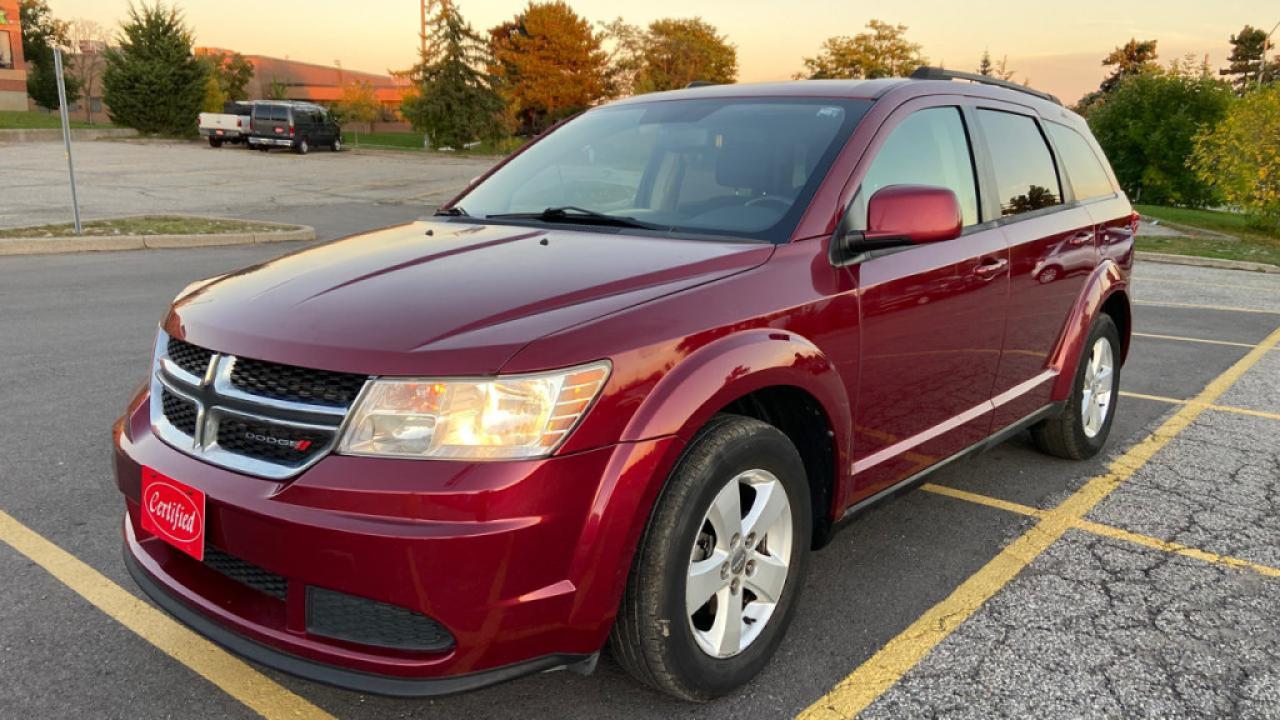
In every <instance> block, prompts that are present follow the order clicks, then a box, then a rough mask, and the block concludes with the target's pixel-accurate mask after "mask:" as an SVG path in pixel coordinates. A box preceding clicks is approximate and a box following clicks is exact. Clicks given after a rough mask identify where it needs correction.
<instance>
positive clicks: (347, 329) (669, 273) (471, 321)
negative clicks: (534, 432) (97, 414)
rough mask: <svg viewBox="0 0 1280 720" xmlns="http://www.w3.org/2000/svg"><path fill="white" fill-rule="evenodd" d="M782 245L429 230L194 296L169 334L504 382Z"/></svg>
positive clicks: (228, 347) (316, 255)
mask: <svg viewBox="0 0 1280 720" xmlns="http://www.w3.org/2000/svg"><path fill="white" fill-rule="evenodd" d="M772 252H773V246H772V245H766V244H761V243H750V242H721V241H713V240H705V241H703V240H689V239H673V238H659V237H645V236H638V235H629V234H619V233H614V232H608V231H604V232H592V231H581V230H577V229H574V230H567V229H566V230H560V229H545V228H531V227H514V226H511V225H481V224H466V223H458V222H435V221H425V220H424V221H418V222H414V223H409V224H407V225H401V226H397V227H392V228H387V229H385V230H380V231H377V232H372V233H368V234H364V235H357V236H353V237H349V238H345V239H343V240H338V241H335V242H331V243H327V244H325V245H320V246H317V247H313V248H309V249H306V250H303V251H301V252H297V253H293V254H291V255H286V256H284V257H281V258H278V259H275V260H271V261H269V262H266V263H263V264H261V265H258V266H256V267H251V268H248V269H246V270H243V271H240V272H236V273H232V274H230V275H225V276H221V277H218V278H214V279H212V280H210V281H207V282H204V283H197V284H195V285H192V286H191V287H189V288H188V289H187V290H185V291H184V292H183V294H182V295H180V296H179V297H178V299H177V300H175V301H174V304H173V307H172V309H171V311H170V313H169V315H168V317H167V318H166V319H165V322H164V327H165V330H166V331H167V332H168V333H169V334H170V335H174V336H176V337H179V338H183V339H186V340H187V341H188V342H192V343H195V344H197V345H201V346H203V347H208V348H212V349H214V350H217V351H221V352H228V353H233V354H236V355H241V356H244V357H251V358H257V359H262V360H271V361H275V362H281V363H287V364H293V365H301V366H306V367H315V368H321V369H327V370H338V371H346V372H358V373H368V374H375V375H382V374H386V375H439V376H443V375H491V374H494V373H497V372H498V371H499V370H500V369H501V367H502V365H503V363H505V362H506V361H507V360H508V359H509V358H510V357H511V356H512V355H513V354H515V353H516V351H518V350H519V349H520V348H522V347H523V346H524V345H526V344H527V343H529V342H531V341H533V340H536V339H538V338H539V337H542V336H544V335H547V334H549V333H553V332H556V331H558V330H562V329H564V328H567V327H569V326H572V325H575V324H577V323H581V322H585V321H587V320H592V319H595V318H598V317H600V316H603V315H607V314H609V313H614V312H617V311H619V310H622V309H625V308H627V307H630V306H633V305H636V304H638V303H642V302H645V301H647V300H652V299H654V298H656V297H660V296H662V295H666V294H669V293H673V292H677V291H679V290H682V289H685V288H688V287H692V286H694V285H698V284H702V283H707V282H711V281H714V280H717V279H719V278H723V277H726V276H728V275H731V274H735V273H738V272H742V271H744V270H748V269H750V268H752V267H756V266H758V265H760V264H761V263H763V262H765V261H766V260H767V259H768V258H769V256H770V254H772Z"/></svg>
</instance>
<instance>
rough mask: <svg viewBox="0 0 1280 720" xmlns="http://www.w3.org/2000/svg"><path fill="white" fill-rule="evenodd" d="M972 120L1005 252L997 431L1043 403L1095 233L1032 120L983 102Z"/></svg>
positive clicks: (1093, 260)
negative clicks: (1006, 275)
mask: <svg viewBox="0 0 1280 720" xmlns="http://www.w3.org/2000/svg"><path fill="white" fill-rule="evenodd" d="M973 115H974V116H975V118H976V122H975V124H976V125H977V126H978V128H979V130H980V132H981V136H980V137H981V138H982V139H983V140H984V141H985V142H984V143H983V144H984V145H985V148H986V153H987V155H988V158H989V172H990V178H989V183H990V185H991V186H992V187H993V188H994V192H993V193H992V196H991V197H990V198H988V207H989V209H990V212H991V213H992V214H993V215H994V214H998V215H999V217H1000V221H999V222H1000V227H1001V229H1002V230H1003V232H1004V234H1005V237H1006V238H1007V239H1008V243H1009V248H1010V258H1009V260H1010V274H1009V314H1008V320H1007V327H1006V330H1005V334H1004V349H1003V352H1002V353H1001V357H1000V368H999V372H998V373H997V375H996V384H995V393H994V397H993V400H994V404H995V408H994V416H993V421H992V430H991V431H992V432H997V431H999V430H1000V429H1002V428H1005V427H1008V426H1009V425H1011V424H1013V423H1016V422H1017V421H1019V420H1021V419H1023V418H1024V417H1027V416H1028V415H1031V414H1032V413H1035V412H1036V411H1038V410H1040V409H1042V408H1044V407H1045V406H1047V405H1048V404H1049V402H1050V393H1051V391H1052V388H1053V379H1054V377H1055V375H1054V372H1053V371H1052V369H1051V368H1050V365H1049V364H1050V359H1051V356H1052V355H1053V352H1054V349H1055V348H1056V346H1057V344H1058V341H1059V338H1061V337H1062V335H1063V332H1064V331H1065V329H1066V323H1067V319H1068V317H1069V316H1070V314H1071V310H1072V307H1073V306H1074V305H1075V303H1076V300H1077V299H1078V298H1079V296H1080V291H1081V288H1083V286H1084V283H1085V281H1086V280H1087V279H1088V278H1089V275H1090V274H1091V273H1092V271H1093V268H1094V267H1095V266H1096V265H1097V262H1098V247H1097V228H1096V226H1095V225H1094V222H1093V218H1092V216H1091V215H1090V214H1089V211H1088V210H1087V209H1085V208H1084V207H1083V206H1082V205H1081V204H1080V203H1079V202H1076V200H1075V198H1074V197H1073V196H1072V192H1071V188H1070V186H1069V185H1067V184H1066V182H1065V181H1064V175H1063V173H1062V171H1061V168H1060V167H1059V163H1058V160H1057V158H1056V156H1055V155H1054V153H1053V152H1052V150H1051V145H1050V143H1049V139H1048V137H1047V136H1046V131H1045V126H1044V123H1042V122H1041V120H1040V119H1039V118H1038V117H1036V116H1035V115H1034V114H1033V113H1032V112H1030V111H1029V110H1027V109H1026V108H1022V107H1020V106H1016V105H1009V104H1004V103H992V102H987V101H983V103H982V104H981V106H979V107H977V108H976V109H975V110H974V111H973Z"/></svg>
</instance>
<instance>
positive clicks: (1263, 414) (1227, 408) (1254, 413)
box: [1120, 390, 1280, 420]
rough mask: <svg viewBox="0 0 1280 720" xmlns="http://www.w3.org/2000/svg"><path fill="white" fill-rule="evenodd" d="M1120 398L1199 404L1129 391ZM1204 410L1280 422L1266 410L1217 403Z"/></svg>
mask: <svg viewBox="0 0 1280 720" xmlns="http://www.w3.org/2000/svg"><path fill="white" fill-rule="evenodd" d="M1120 397H1130V398H1137V399H1139V400H1154V401H1156V402H1162V403H1169V404H1170V405H1189V404H1191V403H1194V402H1197V401H1196V400H1179V399H1178V398H1171V397H1165V396H1163V395H1145V394H1143V393H1135V392H1129V391H1127V390H1121V391H1120ZM1204 409H1205V410H1216V411H1218V412H1225V413H1234V414H1236V415H1249V416H1251V417H1260V418H1266V419H1268V420H1280V413H1273V412H1267V411H1265V410H1252V409H1250V408H1243V407H1239V406H1236V405H1218V404H1216V403H1208V404H1206V405H1204Z"/></svg>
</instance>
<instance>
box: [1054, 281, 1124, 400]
mask: <svg viewBox="0 0 1280 720" xmlns="http://www.w3.org/2000/svg"><path fill="white" fill-rule="evenodd" d="M1101 313H1106V314H1107V315H1110V316H1111V318H1112V320H1113V321H1114V322H1115V323H1116V327H1117V329H1118V330H1119V331H1120V346H1121V349H1120V362H1121V363H1122V364H1123V363H1124V361H1125V358H1126V357H1127V356H1128V354H1129V338H1130V335H1131V333H1132V328H1133V313H1132V309H1131V308H1130V302H1129V283H1128V276H1127V274H1126V273H1125V272H1124V270H1122V269H1121V267H1120V266H1119V265H1117V264H1116V263H1115V261H1112V260H1104V261H1103V262H1102V263H1101V264H1099V265H1098V267H1097V268H1096V269H1095V270H1094V272H1093V274H1092V275H1091V276H1090V277H1089V279H1088V281H1086V282H1085V285H1084V288H1083V289H1082V290H1081V291H1080V296H1079V297H1078V298H1077V299H1076V304H1075V306H1074V307H1073V308H1072V310H1071V315H1070V316H1069V317H1068V319H1067V322H1066V325H1065V328H1064V330H1063V333H1062V336H1061V337H1060V338H1059V340H1058V345H1057V347H1056V348H1055V349H1054V352H1053V355H1052V357H1051V359H1050V363H1049V366H1050V367H1051V368H1053V369H1055V370H1057V371H1058V377H1057V380H1056V381H1055V382H1054V386H1053V393H1052V399H1053V400H1055V401H1057V400H1065V399H1066V398H1067V397H1068V396H1069V395H1070V394H1071V383H1072V382H1073V381H1074V380H1075V368H1076V365H1077V363H1078V362H1079V359H1080V353H1081V352H1082V351H1083V349H1084V342H1085V339H1086V338H1088V337H1089V328H1090V327H1091V326H1092V325H1093V321H1094V320H1095V319H1096V318H1097V317H1098V315H1099V314H1101Z"/></svg>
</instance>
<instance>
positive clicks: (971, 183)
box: [849, 107, 979, 230]
mask: <svg viewBox="0 0 1280 720" xmlns="http://www.w3.org/2000/svg"><path fill="white" fill-rule="evenodd" d="M889 185H933V186H936V187H944V188H948V189H950V190H951V191H952V192H954V193H955V194H956V197H957V198H958V199H959V200H960V210H961V211H962V213H963V214H964V224H965V225H966V226H967V225H974V224H976V223H977V222H978V220H979V216H978V191H977V183H976V182H975V179H974V172H973V155H972V153H970V151H969V140H968V137H967V135H966V134H965V129H964V121H963V119H961V116H960V110H959V108H954V107H941V108H929V109H928V110H921V111H919V112H916V113H913V114H912V115H910V116H908V117H907V119H906V120H904V121H903V122H902V124H901V125H899V126H898V127H896V128H894V130H893V133H892V134H891V135H889V139H888V140H886V141H885V144H884V145H883V146H882V147H881V148H880V152H879V154H877V155H876V159H875V160H874V161H873V162H872V164H871V168H870V169H868V170H867V174H866V177H864V178H863V180H862V185H861V188H860V190H859V191H858V194H857V196H856V197H855V198H854V203H853V206H852V207H851V208H850V210H849V212H850V213H851V215H850V218H849V220H850V223H851V228H852V229H854V230H865V229H866V223H867V205H866V202H867V200H868V199H869V198H870V197H871V196H872V195H874V194H875V193H876V191H877V190H879V189H881V188H884V187H888V186H889Z"/></svg>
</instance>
